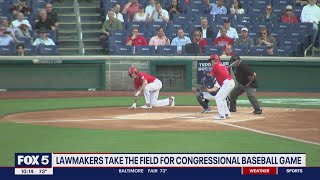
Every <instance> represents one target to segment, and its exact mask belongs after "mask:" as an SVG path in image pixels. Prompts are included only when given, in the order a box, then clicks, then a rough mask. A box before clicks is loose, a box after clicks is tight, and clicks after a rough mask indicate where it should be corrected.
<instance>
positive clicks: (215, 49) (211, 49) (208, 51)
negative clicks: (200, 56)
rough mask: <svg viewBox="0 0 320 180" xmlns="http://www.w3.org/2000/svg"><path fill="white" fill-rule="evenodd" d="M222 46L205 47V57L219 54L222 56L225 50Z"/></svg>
mask: <svg viewBox="0 0 320 180" xmlns="http://www.w3.org/2000/svg"><path fill="white" fill-rule="evenodd" d="M222 49H223V48H222V46H212V45H209V46H204V55H205V56H210V55H211V54H219V55H221V54H222V52H223V50H222Z"/></svg>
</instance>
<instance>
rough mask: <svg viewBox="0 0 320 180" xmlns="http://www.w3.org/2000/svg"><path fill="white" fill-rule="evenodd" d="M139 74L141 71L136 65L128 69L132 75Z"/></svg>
mask: <svg viewBox="0 0 320 180" xmlns="http://www.w3.org/2000/svg"><path fill="white" fill-rule="evenodd" d="M134 73H135V74H138V73H139V71H138V69H137V68H136V67H134V66H132V67H131V68H129V70H128V75H129V76H130V77H131V76H132V74H134Z"/></svg>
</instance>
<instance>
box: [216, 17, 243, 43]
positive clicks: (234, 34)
mask: <svg viewBox="0 0 320 180" xmlns="http://www.w3.org/2000/svg"><path fill="white" fill-rule="evenodd" d="M223 27H225V28H226V29H227V36H228V37H229V38H231V39H233V40H235V39H238V38H239V35H238V32H237V30H236V29H235V28H233V27H231V26H230V20H229V19H225V20H224V21H223ZM220 36H221V34H220V31H219V32H218V34H217V37H220Z"/></svg>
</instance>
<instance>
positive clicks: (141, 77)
mask: <svg viewBox="0 0 320 180" xmlns="http://www.w3.org/2000/svg"><path fill="white" fill-rule="evenodd" d="M128 75H129V76H130V77H132V78H134V103H133V104H132V106H131V108H136V107H137V100H138V97H139V94H140V93H141V91H143V94H144V99H145V101H146V104H145V105H143V106H141V108H143V109H148V108H152V107H153V106H154V107H160V106H172V107H173V106H174V105H175V98H174V97H170V98H166V99H161V100H158V96H159V92H160V89H161V88H162V82H161V81H160V80H159V79H157V78H156V77H153V76H151V75H150V74H147V73H144V72H139V71H138V69H137V68H136V67H131V68H129V71H128Z"/></svg>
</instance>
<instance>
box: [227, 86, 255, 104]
mask: <svg viewBox="0 0 320 180" xmlns="http://www.w3.org/2000/svg"><path fill="white" fill-rule="evenodd" d="M244 92H246V93H247V97H248V99H249V101H250V103H251V104H252V106H253V108H254V109H255V110H256V109H260V108H261V107H260V104H259V101H258V99H257V98H256V96H255V95H254V94H255V89H254V88H252V87H245V86H243V85H241V84H237V85H236V87H235V88H234V89H233V90H232V91H231V93H230V109H236V106H237V99H238V97H239V96H240V95H241V94H242V93H244Z"/></svg>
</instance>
